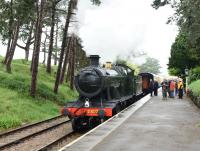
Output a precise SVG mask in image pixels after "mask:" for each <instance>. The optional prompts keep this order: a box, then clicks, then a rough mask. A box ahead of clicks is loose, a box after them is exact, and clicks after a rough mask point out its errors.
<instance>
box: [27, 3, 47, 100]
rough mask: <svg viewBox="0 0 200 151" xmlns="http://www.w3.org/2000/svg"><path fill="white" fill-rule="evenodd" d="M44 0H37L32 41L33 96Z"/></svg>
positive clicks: (33, 93)
mask: <svg viewBox="0 0 200 151" xmlns="http://www.w3.org/2000/svg"><path fill="white" fill-rule="evenodd" d="M45 2H46V0H41V1H40V2H39V0H37V3H36V5H37V22H36V32H35V43H34V53H33V54H34V56H33V60H32V62H33V63H32V81H31V89H30V95H31V96H32V97H35V94H36V85H37V74H38V63H39V54H40V45H41V36H42V25H43V17H44V16H43V15H44V8H45Z"/></svg>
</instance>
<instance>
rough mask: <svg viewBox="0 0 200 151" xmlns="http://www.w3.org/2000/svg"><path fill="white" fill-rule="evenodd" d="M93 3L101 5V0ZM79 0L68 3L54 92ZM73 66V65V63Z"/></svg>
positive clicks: (55, 87) (57, 85)
mask: <svg viewBox="0 0 200 151" xmlns="http://www.w3.org/2000/svg"><path fill="white" fill-rule="evenodd" d="M91 1H92V2H93V4H96V5H99V4H100V1H99V0H91ZM77 3H78V0H70V1H69V3H68V10H67V17H66V22H65V28H64V31H63V40H62V45H61V51H60V58H59V64H58V69H57V72H56V81H55V85H54V92H55V93H58V87H59V84H60V78H61V70H62V65H63V57H64V53H65V47H66V44H67V35H68V29H69V24H70V20H71V17H72V15H73V14H74V10H75V9H76V7H77ZM72 67H73V65H72Z"/></svg>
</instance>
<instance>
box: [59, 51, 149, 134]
mask: <svg viewBox="0 0 200 151" xmlns="http://www.w3.org/2000/svg"><path fill="white" fill-rule="evenodd" d="M99 58H100V57H99V56H98V55H91V56H90V62H91V65H90V66H88V67H86V68H83V69H82V70H81V71H80V72H79V73H78V74H77V75H76V76H75V81H74V82H75V87H76V90H77V91H78V93H79V98H78V99H77V100H76V101H74V102H68V103H67V104H66V106H65V107H63V109H62V114H63V115H67V116H68V117H69V118H70V119H71V122H72V128H73V129H74V130H75V131H79V130H81V129H84V128H92V127H94V126H96V125H98V124H99V123H101V122H103V121H104V120H106V119H108V118H110V117H112V116H113V115H115V114H117V113H118V112H120V111H121V110H123V109H124V108H126V107H127V106H129V105H131V104H132V103H134V102H135V101H136V100H138V99H139V98H141V97H142V96H143V95H144V93H148V92H149V91H148V90H147V89H148V88H147V87H146V86H147V85H148V84H149V83H148V82H149V81H150V79H152V78H153V77H151V76H148V73H147V74H141V75H139V76H135V74H134V70H132V69H131V68H129V67H128V66H126V65H122V64H116V65H114V66H112V65H111V64H106V65H105V67H100V65H99ZM148 78H149V79H148ZM144 86H145V87H144Z"/></svg>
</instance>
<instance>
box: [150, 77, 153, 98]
mask: <svg viewBox="0 0 200 151" xmlns="http://www.w3.org/2000/svg"><path fill="white" fill-rule="evenodd" d="M149 88H150V93H151V96H153V90H154V83H153V80H150V84H149Z"/></svg>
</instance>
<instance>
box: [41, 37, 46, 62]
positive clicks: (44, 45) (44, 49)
mask: <svg viewBox="0 0 200 151" xmlns="http://www.w3.org/2000/svg"><path fill="white" fill-rule="evenodd" d="M46 41H47V35H46V37H45V39H44V44H43V52H44V59H43V62H42V64H45V62H46Z"/></svg>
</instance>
